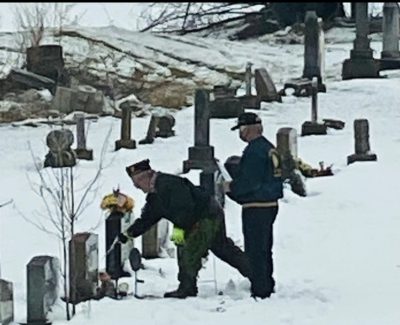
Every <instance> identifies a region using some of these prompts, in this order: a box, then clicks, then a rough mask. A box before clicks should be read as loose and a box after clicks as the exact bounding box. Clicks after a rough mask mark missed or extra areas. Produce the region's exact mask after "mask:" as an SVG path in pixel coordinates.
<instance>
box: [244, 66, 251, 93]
mask: <svg viewBox="0 0 400 325" xmlns="http://www.w3.org/2000/svg"><path fill="white" fill-rule="evenodd" d="M251 66H252V63H251V62H247V64H246V72H245V75H244V82H245V84H246V96H251V79H252V72H251Z"/></svg>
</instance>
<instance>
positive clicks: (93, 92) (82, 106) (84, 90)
mask: <svg viewBox="0 0 400 325" xmlns="http://www.w3.org/2000/svg"><path fill="white" fill-rule="evenodd" d="M103 109H104V96H103V92H102V91H100V90H97V89H96V88H94V87H92V86H89V85H79V86H78V87H77V95H76V107H74V110H75V111H82V112H86V113H91V114H100V113H101V112H103Z"/></svg>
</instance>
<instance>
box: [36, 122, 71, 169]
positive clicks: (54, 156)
mask: <svg viewBox="0 0 400 325" xmlns="http://www.w3.org/2000/svg"><path fill="white" fill-rule="evenodd" d="M73 143H74V134H73V133H72V131H71V130H68V129H60V130H53V131H50V132H49V134H48V135H47V137H46V144H47V146H48V147H49V149H50V150H49V152H48V153H47V154H46V157H45V161H44V167H51V168H63V167H73V166H75V165H76V155H75V152H74V151H73V150H72V149H71V146H72V144H73Z"/></svg>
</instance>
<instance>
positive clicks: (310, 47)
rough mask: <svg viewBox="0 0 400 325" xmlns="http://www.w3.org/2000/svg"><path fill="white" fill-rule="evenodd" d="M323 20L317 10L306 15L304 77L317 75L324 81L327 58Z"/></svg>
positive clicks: (310, 77)
mask: <svg viewBox="0 0 400 325" xmlns="http://www.w3.org/2000/svg"><path fill="white" fill-rule="evenodd" d="M321 24H322V20H321V19H319V18H318V17H317V14H316V12H315V11H307V12H306V16H305V36H304V71H303V78H308V79H312V78H313V77H317V78H318V80H319V81H320V82H321V83H322V79H323V74H324V60H325V41H324V32H323V30H322V26H321Z"/></svg>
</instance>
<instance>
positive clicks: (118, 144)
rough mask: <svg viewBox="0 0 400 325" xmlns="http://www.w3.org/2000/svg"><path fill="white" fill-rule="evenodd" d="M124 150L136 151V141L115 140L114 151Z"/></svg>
mask: <svg viewBox="0 0 400 325" xmlns="http://www.w3.org/2000/svg"><path fill="white" fill-rule="evenodd" d="M121 148H125V149H136V141H135V140H124V139H121V140H117V141H115V151H117V150H119V149H121Z"/></svg>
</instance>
